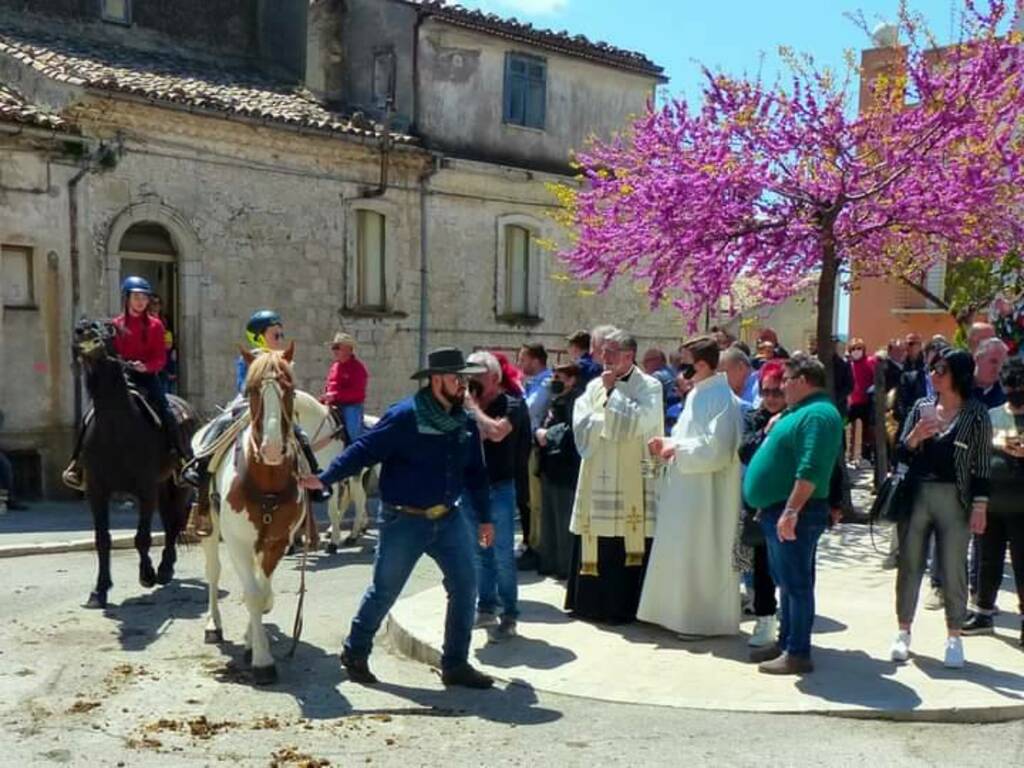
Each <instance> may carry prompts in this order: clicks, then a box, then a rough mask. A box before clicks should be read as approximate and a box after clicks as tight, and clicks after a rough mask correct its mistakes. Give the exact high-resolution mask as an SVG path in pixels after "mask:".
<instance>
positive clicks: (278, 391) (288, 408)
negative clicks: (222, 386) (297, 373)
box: [248, 368, 295, 464]
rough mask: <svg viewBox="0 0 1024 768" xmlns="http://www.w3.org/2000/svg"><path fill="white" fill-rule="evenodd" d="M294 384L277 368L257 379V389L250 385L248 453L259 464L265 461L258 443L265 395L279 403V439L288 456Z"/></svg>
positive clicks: (260, 435)
mask: <svg viewBox="0 0 1024 768" xmlns="http://www.w3.org/2000/svg"><path fill="white" fill-rule="evenodd" d="M294 392H295V389H294V385H293V384H292V383H291V381H290V380H289V377H288V376H287V375H286V373H285V372H284V371H282V370H280V369H279V368H275V369H273V370H272V371H268V372H267V374H266V375H264V376H263V377H262V378H261V379H260V380H259V389H258V390H257V389H256V388H255V387H251V388H250V391H249V393H248V395H249V411H250V415H251V419H250V423H251V428H250V430H249V450H250V455H251V456H253V457H254V458H255V459H256V461H258V462H259V463H261V464H265V463H266V461H265V459H264V457H263V450H262V448H261V447H260V444H261V443H262V442H263V403H264V402H265V400H266V398H267V397H274V398H276V399H277V401H278V402H279V403H280V410H281V439H282V441H283V442H284V446H285V450H284V455H285V457H286V458H287V456H288V446H289V444H290V443H291V442H292V441H293V438H292V404H293V401H294Z"/></svg>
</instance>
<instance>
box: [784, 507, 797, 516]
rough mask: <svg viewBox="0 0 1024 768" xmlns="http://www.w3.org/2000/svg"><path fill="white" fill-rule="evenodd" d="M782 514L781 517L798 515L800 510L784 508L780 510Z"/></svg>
mask: <svg viewBox="0 0 1024 768" xmlns="http://www.w3.org/2000/svg"><path fill="white" fill-rule="evenodd" d="M782 514H783V515H799V514H800V510H799V509H793V507H786V508H785V509H784V510H782Z"/></svg>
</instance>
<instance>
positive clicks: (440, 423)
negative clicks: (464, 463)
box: [414, 387, 467, 434]
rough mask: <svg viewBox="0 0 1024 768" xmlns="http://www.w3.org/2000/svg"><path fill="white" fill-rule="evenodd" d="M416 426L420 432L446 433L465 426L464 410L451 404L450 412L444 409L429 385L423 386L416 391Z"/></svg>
mask: <svg viewBox="0 0 1024 768" xmlns="http://www.w3.org/2000/svg"><path fill="white" fill-rule="evenodd" d="M414 402H415V404H416V427H417V429H418V430H419V431H420V432H425V433H433V434H438V433H440V434H447V433H449V432H454V431H456V430H458V429H462V428H464V427H465V426H466V419H467V416H466V412H465V411H464V410H462V408H461V407H460V406H457V405H456V406H452V410H451V412H448V411H446V410H445V409H444V408H442V407H441V404H440V403H439V402H437V399H436V398H435V397H434V394H433V393H432V392H431V391H430V387H424V388H423V389H421V390H420V391H419V392H417V393H416V397H415V399H414Z"/></svg>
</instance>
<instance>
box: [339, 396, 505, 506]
mask: <svg viewBox="0 0 1024 768" xmlns="http://www.w3.org/2000/svg"><path fill="white" fill-rule="evenodd" d="M374 464H380V465H381V471H380V497H381V501H383V502H384V503H385V504H391V505H393V506H399V507H401V506H409V507H422V508H426V507H432V506H434V505H436V504H444V505H445V506H447V507H453V506H454V505H455V502H456V501H457V500H458V498H459V496H461V495H462V492H463V488H465V489H466V491H467V492H468V493H469V494H470V496H471V497H472V501H473V508H474V509H475V510H477V514H478V518H479V522H481V523H489V522H491V520H490V507H491V505H490V499H489V484H488V478H487V468H486V466H485V465H484V454H483V447H482V445H481V443H480V433H479V432H478V431H477V426H476V422H475V421H473V420H472V419H468V420H467V421H466V428H465V429H462V430H458V431H455V432H449V433H447V434H443V433H439V432H433V431H431V432H421V431H420V430H419V426H418V425H417V423H416V405H415V402H414V398H412V397H408V398H406V399H405V400H402V401H400V402H398V403H395V404H394V405H393V406H391V407H390V408H389V409H388V412H387V413H385V414H384V418H382V419H381V420H380V421H379V422H378V423H377V425H376V426H375V427H374V428H373V429H371V430H369V431H367V432H364V433H363V434H362V435H361V436H360V437H359V439H358V440H356V441H355V442H354V443H352V445H350V446H349V447H348V448H346V449H345V450H344V452H343V453H342V454H341V455H340V456H338V457H337V458H336V459H335V460H334V461H332V462H331V465H330V466H329V467H328V468H327V469H326V470H324V471H323V472H321V473H320V481H321V482H322V483H324V484H325V485H328V484H334V483H337V482H339V481H341V480H344V479H345V478H346V477H351V476H352V475H355V474H357V473H358V472H360V471H361V470H363V469H364V468H366V467H372V466H373V465H374Z"/></svg>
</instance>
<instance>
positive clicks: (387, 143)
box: [361, 96, 395, 200]
mask: <svg viewBox="0 0 1024 768" xmlns="http://www.w3.org/2000/svg"><path fill="white" fill-rule="evenodd" d="M394 104H395V102H394V99H393V98H392V97H391V96H388V100H387V103H386V104H385V107H384V126H383V127H384V131H383V135H382V136H381V137H380V180H379V181H378V182H377V186H376V187H375V188H373V189H368V190H365V191H364V192H363V194H362V195H361V196H362V197H363V199H366V200H369V199H372V198H375V197H383V196H384V193H385V192H387V191H388V161H389V154H390V152H391V112H392V110H393V109H394Z"/></svg>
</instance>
